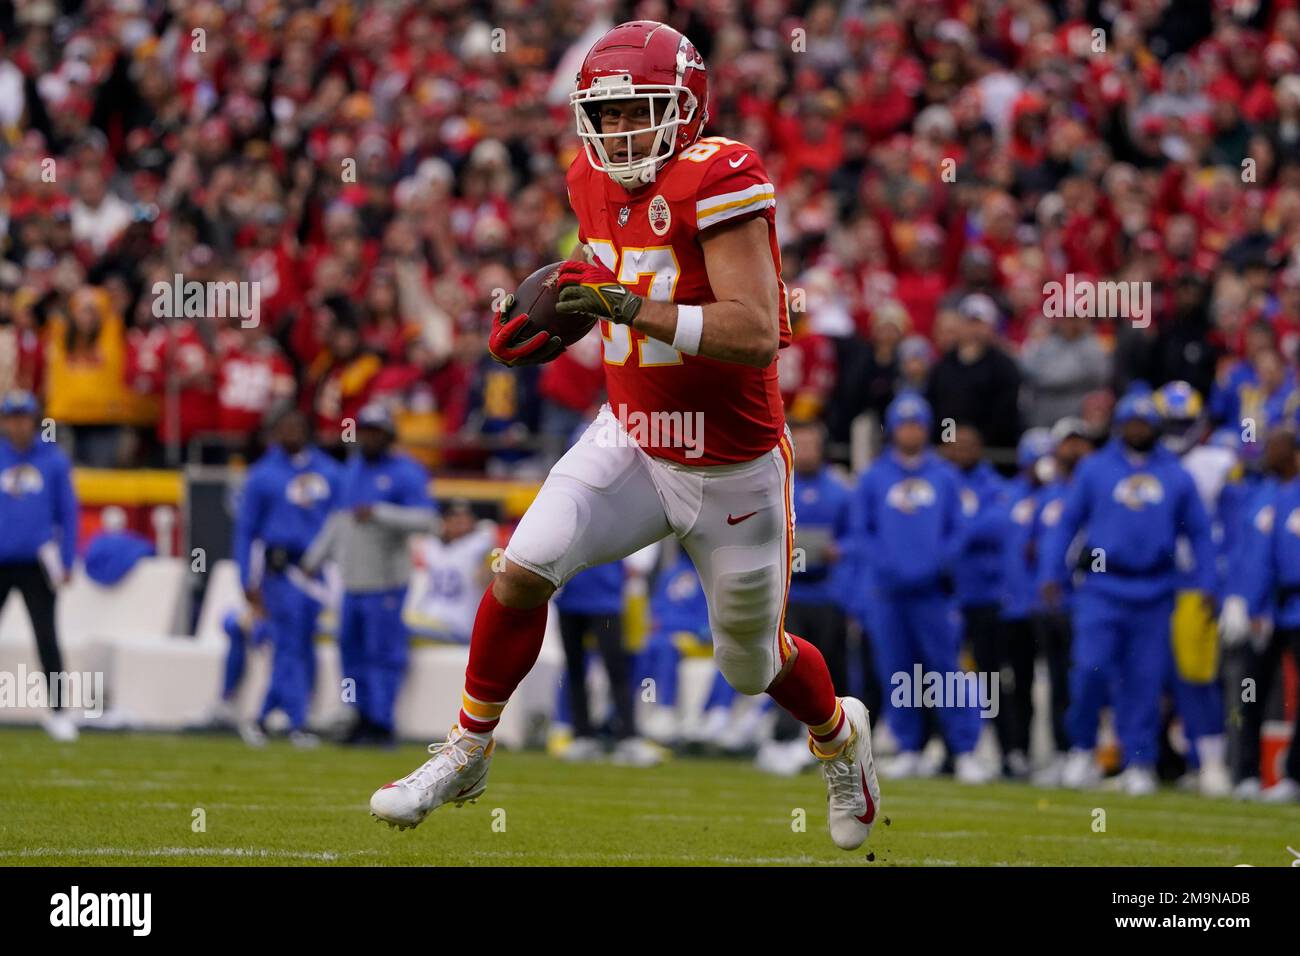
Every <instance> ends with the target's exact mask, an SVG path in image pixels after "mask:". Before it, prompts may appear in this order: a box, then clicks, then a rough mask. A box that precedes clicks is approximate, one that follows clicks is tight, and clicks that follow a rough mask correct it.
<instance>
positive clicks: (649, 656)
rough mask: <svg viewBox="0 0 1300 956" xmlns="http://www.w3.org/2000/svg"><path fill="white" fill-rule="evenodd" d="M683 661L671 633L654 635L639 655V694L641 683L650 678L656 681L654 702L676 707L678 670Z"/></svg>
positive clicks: (637, 663) (660, 632)
mask: <svg viewBox="0 0 1300 956" xmlns="http://www.w3.org/2000/svg"><path fill="white" fill-rule="evenodd" d="M681 659H682V652H681V651H680V650H678V648H677V645H676V644H674V643H673V636H672V634H671V633H669V632H668V631H655V632H654V633H652V634H651V635H650V639H649V640H647V641H646V644H645V647H644V648H643V649H642V651H641V653H640V654H639V655H637V662H636V673H637V678H636V685H637V687H636V690H637V693H640V690H641V682H642V681H643V680H645V679H646V678H647V677H648V678H650V679H651V680H652V681H654V688H655V701H654V702H655V703H656V704H659V705H661V706H663V707H676V706H677V668H678V665H679V664H680V663H681Z"/></svg>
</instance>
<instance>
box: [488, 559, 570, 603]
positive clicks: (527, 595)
mask: <svg viewBox="0 0 1300 956" xmlns="http://www.w3.org/2000/svg"><path fill="white" fill-rule="evenodd" d="M554 593H555V585H553V584H552V583H551V582H550V581H548V580H546V578H544V577H542V576H541V575H540V574H538V573H537V572H535V571H529V570H528V569H527V568H525V567H523V566H522V565H518V564H515V563H514V562H513V561H510V560H507V561H506V563H505V570H504V571H502V572H500V573H499V574H497V575H496V577H495V578H494V579H493V581H492V594H493V596H494V597H495V598H496V599H497V600H498V601H500V602H501V603H502V604H504V605H505V606H506V607H511V608H516V609H519V610H526V609H529V608H535V607H540V606H541V605H543V604H545V603H546V602H547V601H549V600H550V599H551V595H552V594H554Z"/></svg>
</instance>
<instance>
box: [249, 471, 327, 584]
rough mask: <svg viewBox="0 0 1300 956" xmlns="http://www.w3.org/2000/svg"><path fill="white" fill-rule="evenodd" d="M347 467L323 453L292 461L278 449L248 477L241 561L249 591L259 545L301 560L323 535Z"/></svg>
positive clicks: (254, 578) (254, 575)
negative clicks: (316, 538)
mask: <svg viewBox="0 0 1300 956" xmlns="http://www.w3.org/2000/svg"><path fill="white" fill-rule="evenodd" d="M342 473H343V468H342V466H341V465H340V464H339V463H338V462H337V461H335V460H334V459H333V458H331V457H330V456H329V455H327V454H325V453H324V452H323V451H321V450H320V449H318V448H306V449H303V451H302V452H301V453H299V454H298V455H296V456H290V455H289V454H288V453H287V452H286V451H285V450H284V449H283V448H280V447H279V446H274V447H272V448H271V449H270V450H268V451H267V453H266V454H265V455H263V456H262V458H261V459H260V460H259V461H258V462H257V464H256V465H254V466H253V467H252V469H251V470H250V471H249V473H248V480H247V481H246V482H245V483H244V487H243V491H242V492H241V494H240V499H239V510H238V513H237V515H236V517H235V540H234V550H235V555H234V556H235V561H236V562H237V563H238V564H239V580H240V581H241V583H243V585H244V586H245V587H248V586H249V585H250V584H252V583H255V580H256V578H257V577H258V575H256V574H255V573H254V571H255V569H254V567H253V561H252V555H253V542H254V541H260V542H261V543H262V545H263V546H264V547H265V548H267V549H271V548H283V549H284V550H285V551H287V552H289V554H290V557H291V558H292V560H294V561H297V560H298V559H299V558H301V556H302V554H303V552H304V551H306V550H307V547H308V546H309V545H310V544H311V542H312V540H313V539H314V538H315V537H316V535H317V534H318V533H319V532H320V529H321V527H322V526H323V525H324V524H325V519H326V518H327V517H328V516H329V512H330V508H331V507H332V506H333V505H334V503H335V499H336V497H337V495H338V491H339V479H340V476H341V475H342Z"/></svg>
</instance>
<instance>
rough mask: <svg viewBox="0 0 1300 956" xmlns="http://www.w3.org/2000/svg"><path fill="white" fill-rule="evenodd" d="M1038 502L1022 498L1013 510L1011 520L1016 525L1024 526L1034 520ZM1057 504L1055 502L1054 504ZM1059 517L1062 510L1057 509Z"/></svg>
mask: <svg viewBox="0 0 1300 956" xmlns="http://www.w3.org/2000/svg"><path fill="white" fill-rule="evenodd" d="M1035 504H1036V502H1035V501H1034V499H1033V498H1021V499H1020V500H1019V501H1017V502H1016V505H1015V507H1014V508H1012V509H1011V520H1012V521H1014V522H1015V523H1016V524H1018V525H1021V526H1024V525H1027V524H1029V523H1030V522H1031V521H1033V520H1034V505H1035ZM1053 504H1055V502H1053ZM1057 515H1058V517H1059V515H1060V509H1059V508H1058V509H1057Z"/></svg>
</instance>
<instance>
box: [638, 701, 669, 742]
mask: <svg viewBox="0 0 1300 956" xmlns="http://www.w3.org/2000/svg"><path fill="white" fill-rule="evenodd" d="M640 723H641V732H642V733H644V734H645V735H646V736H647V737H649V738H650V739H651V740H653V741H654V742H655V743H657V744H663V745H664V746H667V747H671V746H672V745H673V744H674V743H676V742H677V712H676V711H675V710H674V709H673V708H671V707H665V706H663V705H662V704H654V705H652V706H651V707H650V712H649V713H648V714H646V716H645V719H644V720H642V721H641V722H640Z"/></svg>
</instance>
